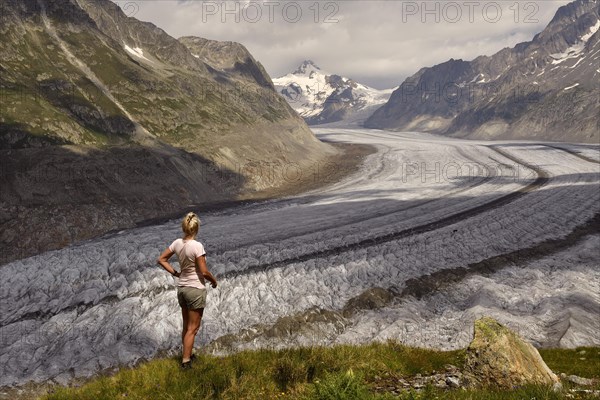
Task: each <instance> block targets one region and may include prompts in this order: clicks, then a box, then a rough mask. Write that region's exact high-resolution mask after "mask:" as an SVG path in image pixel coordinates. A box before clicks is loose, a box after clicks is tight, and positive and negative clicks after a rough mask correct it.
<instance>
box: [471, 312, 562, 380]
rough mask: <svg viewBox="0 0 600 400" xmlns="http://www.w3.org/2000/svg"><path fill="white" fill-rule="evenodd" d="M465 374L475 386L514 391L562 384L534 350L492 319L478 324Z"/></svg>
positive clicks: (485, 318) (486, 318) (476, 323)
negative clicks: (519, 388)
mask: <svg viewBox="0 0 600 400" xmlns="http://www.w3.org/2000/svg"><path fill="white" fill-rule="evenodd" d="M465 371H466V373H467V374H468V376H469V377H470V380H471V382H469V384H470V385H472V386H484V387H485V386H490V387H500V388H504V389H512V388H515V387H518V386H523V385H528V384H537V385H548V386H553V385H555V384H557V383H559V379H558V377H557V376H556V375H555V374H554V373H553V372H552V371H551V370H550V368H548V366H547V365H546V363H545V362H544V360H542V357H541V356H540V353H539V352H538V351H537V350H536V349H535V347H533V346H532V345H531V344H530V343H528V342H526V341H525V340H524V339H522V338H521V337H519V335H517V334H516V333H515V332H513V331H511V330H510V329H508V328H506V327H505V326H503V325H501V324H500V323H498V322H497V321H496V320H494V319H492V318H489V317H483V318H481V319H479V320H477V321H475V334H474V337H473V341H472V342H471V344H470V345H469V347H468V348H467V359H466V364H465Z"/></svg>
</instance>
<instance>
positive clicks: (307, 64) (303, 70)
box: [293, 60, 322, 75]
mask: <svg viewBox="0 0 600 400" xmlns="http://www.w3.org/2000/svg"><path fill="white" fill-rule="evenodd" d="M313 71H320V72H322V71H321V68H319V67H318V66H317V64H315V63H314V62H313V61H312V60H304V61H303V62H302V64H300V66H299V67H298V68H296V70H295V71H294V72H293V74H294V75H308V74H310V73H311V72H313Z"/></svg>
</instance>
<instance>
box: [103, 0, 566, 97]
mask: <svg viewBox="0 0 600 400" xmlns="http://www.w3.org/2000/svg"><path fill="white" fill-rule="evenodd" d="M568 2H569V1H568V0H541V1H516V0H510V1H488V0H485V1H472V0H464V1H462V0H460V1H447V0H443V1H422V0H420V1H400V0H397V1H375V0H345V1H314V0H309V1H287V0H285V1H283V0H273V1H268V0H262V1H259V0H251V1H250V0H243V1H227V2H222V1H203V0H134V1H132V0H115V3H117V4H119V5H120V6H121V8H122V9H123V10H124V11H125V12H126V14H128V15H130V16H134V17H135V18H137V19H140V20H142V21H149V22H152V23H154V24H155V25H157V26H158V27H160V28H162V29H164V30H165V31H166V32H167V33H168V34H170V35H171V36H174V37H176V38H178V37H181V36H187V35H193V36H200V37H205V38H208V39H214V40H231V41H236V42H240V43H242V44H244V45H245V46H246V47H247V48H248V50H249V51H250V52H251V53H252V55H253V56H254V57H255V58H256V59H257V60H258V61H260V62H261V63H262V64H263V65H264V66H265V68H266V69H267V72H268V73H269V74H270V75H271V77H273V78H275V77H278V76H281V75H285V74H287V73H289V72H292V71H293V70H294V69H295V68H296V67H297V66H298V65H299V64H300V63H301V62H302V61H303V60H305V59H311V60H313V61H314V62H315V63H316V64H317V65H318V66H320V67H321V69H323V70H325V71H328V72H331V73H336V74H339V75H343V76H347V77H349V78H353V79H355V80H357V81H359V82H361V83H364V84H367V85H370V86H373V87H375V88H378V89H384V88H389V87H393V86H396V85H399V84H400V83H402V81H403V80H404V78H406V77H407V76H410V75H412V74H414V73H415V72H416V71H418V70H419V69H420V68H422V67H426V66H431V65H434V64H438V63H441V62H444V61H446V60H448V59H450V58H455V59H459V58H462V59H464V60H471V59H473V58H475V57H477V56H478V55H492V54H494V53H495V52H497V51H499V50H500V49H502V48H504V47H507V46H508V47H512V46H514V45H515V44H517V43H519V42H523V41H529V40H531V39H532V38H533V36H534V35H535V34H536V33H538V32H540V31H541V30H543V29H544V27H545V26H546V25H547V24H548V22H550V20H551V19H552V17H553V16H554V13H555V12H556V10H557V9H558V8H559V7H560V6H561V5H564V4H567V3H568Z"/></svg>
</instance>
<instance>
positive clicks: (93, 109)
mask: <svg viewBox="0 0 600 400" xmlns="http://www.w3.org/2000/svg"><path fill="white" fill-rule="evenodd" d="M0 6H1V7H2V13H1V14H0V15H1V18H2V21H1V22H2V23H1V24H0V31H2V38H3V40H2V42H1V43H0V52H1V54H2V55H3V56H2V60H1V61H0V71H1V74H0V89H1V101H2V107H1V109H0V153H1V154H0V157H1V159H2V168H1V171H2V174H1V176H0V180H1V183H2V191H1V193H0V225H1V226H2V234H1V236H0V240H1V244H2V249H1V251H0V252H1V253H2V254H3V256H4V257H5V258H6V259H5V260H0V261H7V260H9V259H14V258H18V257H23V256H27V255H30V254H35V253H37V252H39V251H42V250H45V249H50V248H57V247H61V246H64V245H66V244H69V243H72V242H73V241H77V240H81V239H85V238H89V237H93V236H95V235H97V234H99V233H102V232H106V231H108V230H111V229H116V228H122V227H127V226H131V225H132V224H134V223H135V222H136V221H139V220H141V219H146V218H154V217H157V216H161V215H165V214H168V213H170V212H173V211H175V210H180V209H182V208H184V207H187V206H189V205H190V204H207V203H212V202H219V201H224V200H231V199H235V198H237V197H239V196H240V195H241V194H242V193H244V192H248V191H254V190H260V189H263V188H265V187H270V186H277V185H279V184H281V183H282V182H283V180H284V178H283V177H282V176H281V174H279V175H277V176H275V177H273V178H272V179H270V180H269V181H266V180H264V179H263V180H261V179H256V175H257V174H256V170H257V168H259V167H260V166H261V165H265V164H268V165H270V166H273V168H276V166H279V167H282V166H285V165H287V164H289V163H294V164H296V165H297V166H299V167H300V168H303V167H306V166H309V165H313V164H314V163H316V162H318V161H319V160H322V159H324V158H325V157H328V156H330V155H332V154H336V153H337V151H338V150H336V149H334V148H333V147H331V146H329V145H327V144H325V143H321V142H320V141H319V140H318V139H316V137H315V136H314V135H313V134H312V132H311V131H310V130H309V129H308V127H307V126H306V124H305V123H304V121H303V120H302V119H301V118H300V117H299V116H298V115H297V114H296V113H295V112H294V111H293V110H292V109H291V107H290V106H289V105H288V104H287V103H286V102H285V101H284V100H283V99H282V98H281V97H280V96H279V95H278V94H277V93H276V92H275V91H274V89H273V86H272V85H271V84H270V78H269V77H268V75H267V74H266V72H265V71H264V69H263V68H262V66H260V64H259V63H257V62H256V61H255V60H254V59H253V58H252V56H251V55H250V54H249V53H247V51H245V49H244V48H243V46H241V45H237V44H224V45H222V46H219V44H218V43H216V42H212V46H210V47H209V48H207V49H206V50H205V52H204V53H203V54H204V55H205V57H204V58H202V59H201V58H200V57H196V56H195V55H194V54H195V53H192V51H190V48H188V47H187V46H186V45H185V44H184V43H186V41H182V42H180V41H178V40H176V39H174V38H172V37H170V36H169V35H167V34H166V33H165V32H164V31H162V30H161V29H159V28H157V27H156V26H154V25H152V24H149V23H145V22H140V21H138V20H136V19H134V18H129V17H127V16H126V15H125V14H124V13H123V12H122V11H121V9H119V8H118V7H117V6H116V5H115V4H114V3H113V2H111V1H109V0H72V1H69V0H39V1H34V0H32V1H26V2H21V1H12V0H2V2H1V3H0ZM242 49H243V51H242ZM230 50H231V51H232V54H229V51H230ZM212 51H214V52H215V53H214V54H211V52H212ZM241 54H243V57H242V60H241V64H240V63H239V62H238V61H239V60H238V58H240V57H241V56H240V55H241ZM196 55H198V54H196ZM198 56H199V55H198ZM215 60H222V61H223V63H224V64H227V63H230V62H233V65H232V67H231V68H222V65H217V64H218V63H215V62H214V61H215ZM211 63H212V64H214V65H211ZM279 170H281V168H280V169H279ZM42 227H44V229H42ZM24 236H27V238H26V240H25V241H23V237H24ZM25 242H26V243H25Z"/></svg>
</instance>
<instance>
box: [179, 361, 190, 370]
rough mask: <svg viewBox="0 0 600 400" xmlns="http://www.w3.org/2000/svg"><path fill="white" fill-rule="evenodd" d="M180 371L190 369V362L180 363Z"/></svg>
mask: <svg viewBox="0 0 600 400" xmlns="http://www.w3.org/2000/svg"><path fill="white" fill-rule="evenodd" d="M181 369H192V361H191V360H190V361H188V362H182V363H181Z"/></svg>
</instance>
